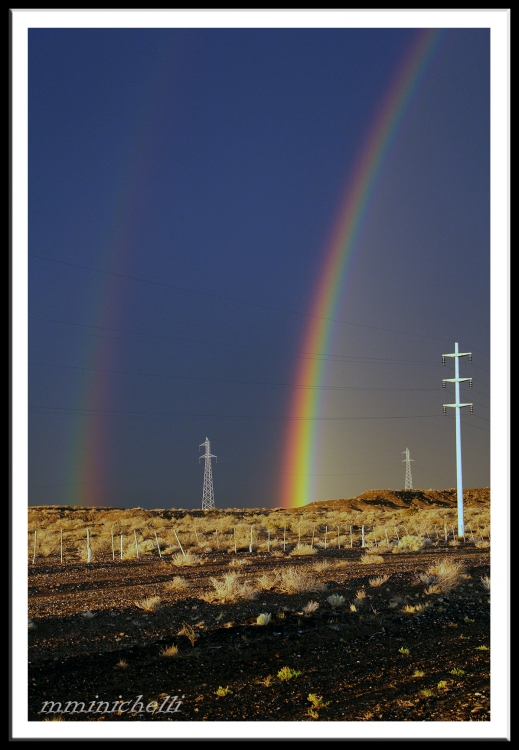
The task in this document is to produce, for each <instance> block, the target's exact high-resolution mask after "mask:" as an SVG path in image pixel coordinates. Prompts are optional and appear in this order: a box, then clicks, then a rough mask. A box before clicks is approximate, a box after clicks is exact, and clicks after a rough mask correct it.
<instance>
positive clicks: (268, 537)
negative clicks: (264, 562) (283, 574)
mask: <svg viewBox="0 0 519 750" xmlns="http://www.w3.org/2000/svg"><path fill="white" fill-rule="evenodd" d="M267 551H268V552H270V529H267Z"/></svg>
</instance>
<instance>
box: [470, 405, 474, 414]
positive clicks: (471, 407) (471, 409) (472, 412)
mask: <svg viewBox="0 0 519 750" xmlns="http://www.w3.org/2000/svg"><path fill="white" fill-rule="evenodd" d="M470 413H471V414H474V407H473V406H472V404H471V405H470Z"/></svg>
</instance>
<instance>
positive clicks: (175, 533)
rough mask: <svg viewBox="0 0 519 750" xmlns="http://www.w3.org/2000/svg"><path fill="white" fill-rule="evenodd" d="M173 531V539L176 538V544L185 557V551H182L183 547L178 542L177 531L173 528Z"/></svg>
mask: <svg viewBox="0 0 519 750" xmlns="http://www.w3.org/2000/svg"><path fill="white" fill-rule="evenodd" d="M173 533H174V535H175V539H176V540H177V542H178V546H179V547H180V551H181V552H182V555H183V556H184V557H185V556H186V553H185V552H184V548H183V547H182V545H181V544H180V539H179V538H178V535H177V532H176V531H175V529H173Z"/></svg>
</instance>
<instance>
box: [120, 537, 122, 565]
mask: <svg viewBox="0 0 519 750" xmlns="http://www.w3.org/2000/svg"><path fill="white" fill-rule="evenodd" d="M120 542H121V560H122V559H123V535H122V534H121V538H120Z"/></svg>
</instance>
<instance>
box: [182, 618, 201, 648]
mask: <svg viewBox="0 0 519 750" xmlns="http://www.w3.org/2000/svg"><path fill="white" fill-rule="evenodd" d="M178 635H185V636H186V638H187V639H188V641H189V643H190V644H191V645H192V646H194V645H195V642H196V639H197V638H198V633H195V629H194V628H193V627H192V626H191V625H190V624H189V623H187V622H184V623H182V627H181V628H180V630H179V631H178Z"/></svg>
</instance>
